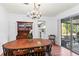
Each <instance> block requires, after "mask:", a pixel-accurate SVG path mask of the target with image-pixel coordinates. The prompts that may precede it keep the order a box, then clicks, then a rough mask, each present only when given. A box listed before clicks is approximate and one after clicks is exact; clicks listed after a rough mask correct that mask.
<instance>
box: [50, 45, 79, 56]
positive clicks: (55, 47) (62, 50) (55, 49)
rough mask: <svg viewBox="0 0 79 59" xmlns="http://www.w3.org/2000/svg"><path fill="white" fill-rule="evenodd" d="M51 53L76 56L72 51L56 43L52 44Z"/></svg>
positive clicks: (53, 54)
mask: <svg viewBox="0 0 79 59" xmlns="http://www.w3.org/2000/svg"><path fill="white" fill-rule="evenodd" d="M51 54H52V56H78V55H77V54H75V53H73V52H72V51H70V50H68V49H66V48H64V47H60V46H58V45H53V47H52V51H51Z"/></svg>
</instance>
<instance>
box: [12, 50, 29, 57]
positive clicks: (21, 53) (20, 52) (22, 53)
mask: <svg viewBox="0 0 79 59" xmlns="http://www.w3.org/2000/svg"><path fill="white" fill-rule="evenodd" d="M27 54H28V50H26V49H23V50H14V51H13V55H14V56H26V55H27Z"/></svg>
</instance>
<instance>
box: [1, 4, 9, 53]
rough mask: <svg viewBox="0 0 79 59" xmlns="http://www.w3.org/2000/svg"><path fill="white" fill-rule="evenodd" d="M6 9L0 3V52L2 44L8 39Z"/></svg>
mask: <svg viewBox="0 0 79 59" xmlns="http://www.w3.org/2000/svg"><path fill="white" fill-rule="evenodd" d="M7 24H8V22H7V17H6V11H5V10H4V8H3V7H2V6H1V5H0V54H1V53H2V44H4V43H6V42H7V40H8V26H7Z"/></svg>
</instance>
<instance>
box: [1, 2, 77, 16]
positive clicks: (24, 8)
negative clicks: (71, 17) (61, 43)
mask: <svg viewBox="0 0 79 59" xmlns="http://www.w3.org/2000/svg"><path fill="white" fill-rule="evenodd" d="M0 5H2V6H3V7H4V8H5V9H6V10H7V11H8V12H10V13H18V14H27V13H28V12H30V11H32V10H33V4H32V3H29V4H27V5H25V4H24V3H0ZM76 5H78V4H77V3H41V5H40V11H41V13H42V15H43V16H55V15H58V14H59V13H62V12H64V11H66V10H68V9H70V8H72V7H75V6H76Z"/></svg>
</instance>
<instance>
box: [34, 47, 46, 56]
mask: <svg viewBox="0 0 79 59" xmlns="http://www.w3.org/2000/svg"><path fill="white" fill-rule="evenodd" d="M34 56H45V49H44V48H43V47H38V48H34Z"/></svg>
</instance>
